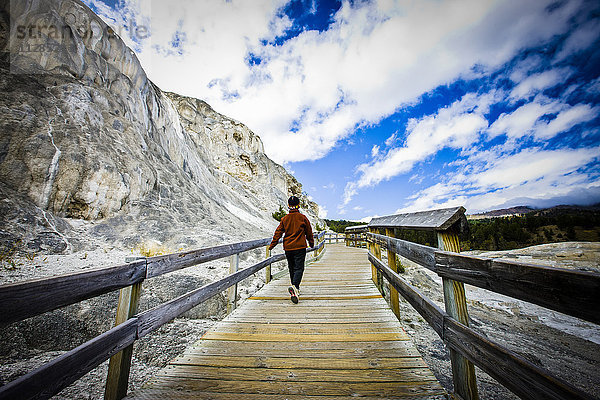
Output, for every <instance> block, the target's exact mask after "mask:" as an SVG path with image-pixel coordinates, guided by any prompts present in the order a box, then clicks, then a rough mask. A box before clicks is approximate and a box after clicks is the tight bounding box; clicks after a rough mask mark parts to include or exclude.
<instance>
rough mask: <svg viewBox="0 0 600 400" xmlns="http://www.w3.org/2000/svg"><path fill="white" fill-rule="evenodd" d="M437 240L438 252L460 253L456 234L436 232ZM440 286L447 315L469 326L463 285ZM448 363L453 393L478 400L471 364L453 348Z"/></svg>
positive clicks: (444, 281) (447, 283)
mask: <svg viewBox="0 0 600 400" xmlns="http://www.w3.org/2000/svg"><path fill="white" fill-rule="evenodd" d="M437 239H438V248H439V249H440V250H445V251H452V252H455V253H458V252H460V243H459V240H458V235H457V234H456V233H454V232H451V231H443V232H440V231H438V232H437ZM442 286H443V290H444V305H445V307H446V312H447V313H448V315H449V316H450V317H452V318H454V319H455V320H456V321H458V322H460V323H461V324H463V325H464V326H469V312H468V310H467V298H466V295H465V285H464V283H462V282H459V281H455V280H452V279H448V278H443V279H442ZM450 362H451V364H452V379H453V382H454V391H455V392H456V393H457V394H458V395H459V396H460V397H462V398H463V399H465V400H478V399H479V393H478V390H477V378H476V376H475V366H474V365H473V363H471V362H470V361H469V360H468V359H467V358H465V357H464V356H463V355H462V354H461V353H460V352H458V351H456V350H455V349H454V348H450Z"/></svg>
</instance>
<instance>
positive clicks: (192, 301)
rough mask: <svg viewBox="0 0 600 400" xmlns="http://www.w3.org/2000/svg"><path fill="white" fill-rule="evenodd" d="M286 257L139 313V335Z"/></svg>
mask: <svg viewBox="0 0 600 400" xmlns="http://www.w3.org/2000/svg"><path fill="white" fill-rule="evenodd" d="M284 258H285V255H284V254H277V255H275V256H271V257H269V258H268V259H266V260H264V261H261V262H259V263H258V264H255V265H253V266H251V267H248V268H245V269H242V270H240V271H238V272H236V273H235V274H233V275H229V276H226V277H225V278H223V279H220V280H218V281H216V282H213V283H210V284H208V285H206V286H203V287H201V288H199V289H196V290H193V291H191V292H188V293H185V294H184V295H182V296H179V297H177V298H175V299H173V300H171V301H168V302H166V303H163V304H161V305H159V306H157V307H155V308H152V309H150V310H147V311H144V312H143V313H141V314H138V315H137V318H138V319H139V329H138V335H139V337H144V336H146V335H147V334H148V333H150V332H152V331H154V330H155V329H158V328H159V327H161V326H162V325H164V324H166V323H167V322H169V321H171V320H173V319H174V318H176V317H177V316H179V315H181V314H183V313H184V312H186V311H188V310H190V309H192V308H193V307H195V306H197V305H198V304H200V303H202V302H203V301H206V300H208V299H210V298H211V297H213V296H215V295H216V294H218V293H220V292H222V291H224V290H225V289H227V288H228V287H230V286H231V285H234V284H236V283H238V282H240V281H242V280H244V279H246V278H247V277H249V276H251V275H253V274H255V273H256V272H258V271H260V270H261V269H263V268H265V267H266V266H267V265H271V264H272V263H274V262H277V261H280V260H283V259H284Z"/></svg>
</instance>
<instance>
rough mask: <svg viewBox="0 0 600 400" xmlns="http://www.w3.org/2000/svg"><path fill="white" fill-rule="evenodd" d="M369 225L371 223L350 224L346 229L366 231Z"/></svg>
mask: <svg viewBox="0 0 600 400" xmlns="http://www.w3.org/2000/svg"><path fill="white" fill-rule="evenodd" d="M368 227H369V225H354V226H348V227H347V228H346V229H345V230H344V231H345V232H348V231H359V232H361V231H366V230H367V228H368Z"/></svg>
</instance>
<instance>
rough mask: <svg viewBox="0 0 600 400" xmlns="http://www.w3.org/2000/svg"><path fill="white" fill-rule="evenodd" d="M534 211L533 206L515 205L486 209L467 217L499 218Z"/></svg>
mask: <svg viewBox="0 0 600 400" xmlns="http://www.w3.org/2000/svg"><path fill="white" fill-rule="evenodd" d="M531 211H535V209H534V208H531V207H528V206H517V207H510V208H502V209H499V210H492V211H487V212H484V213H479V214H472V215H468V216H467V218H468V219H483V218H500V217H510V216H513V215H523V214H527V213H528V212H531Z"/></svg>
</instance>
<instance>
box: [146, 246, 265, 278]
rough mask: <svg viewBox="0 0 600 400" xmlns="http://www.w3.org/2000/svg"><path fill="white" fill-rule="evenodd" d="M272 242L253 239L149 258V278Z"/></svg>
mask: <svg viewBox="0 0 600 400" xmlns="http://www.w3.org/2000/svg"><path fill="white" fill-rule="evenodd" d="M269 243H271V238H265V239H258V240H251V241H248V242H240V243H232V244H225V245H222V246H216V247H209V248H205V249H199V250H192V251H186V252H182V253H175V254H167V255H164V256H156V257H149V258H147V262H148V274H147V277H148V278H152V277H154V276H159V275H162V274H166V273H169V272H173V271H177V270H179V269H182V268H187V267H191V266H193V265H197V264H201V263H205V262H208V261H212V260H217V259H219V258H223V257H228V256H231V255H234V254H238V253H242V252H244V251H248V250H252V249H256V248H259V247H263V246H266V245H268V244H269Z"/></svg>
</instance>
